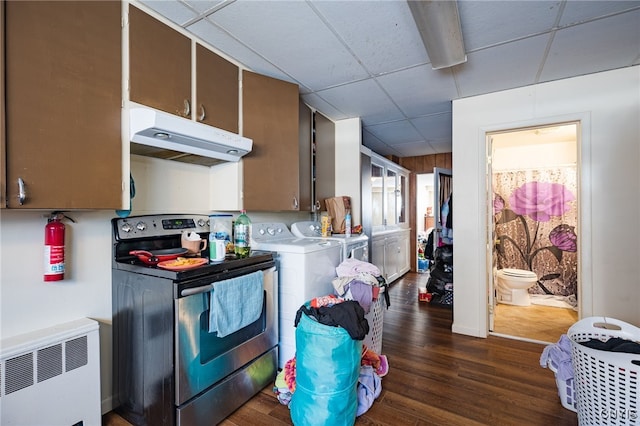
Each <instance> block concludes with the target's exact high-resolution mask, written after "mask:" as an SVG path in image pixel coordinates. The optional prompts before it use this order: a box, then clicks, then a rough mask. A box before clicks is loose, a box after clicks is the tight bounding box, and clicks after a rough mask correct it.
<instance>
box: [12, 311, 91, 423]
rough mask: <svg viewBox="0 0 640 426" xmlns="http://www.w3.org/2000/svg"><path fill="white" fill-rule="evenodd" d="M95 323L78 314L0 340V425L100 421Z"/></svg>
mask: <svg viewBox="0 0 640 426" xmlns="http://www.w3.org/2000/svg"><path fill="white" fill-rule="evenodd" d="M100 407H101V403H100V342H99V332H98V323H97V322H96V321H94V320H91V319H88V318H82V319H79V320H76V321H71V322H68V323H64V324H59V325H56V326H53V327H49V328H45V329H42V330H37V331H33V332H30V333H26V334H22V335H18V336H13V337H10V338H7V339H3V340H2V341H1V342H0V424H1V425H3V426H9V425H19V426H29V425H33V426H42V425H48V426H57V425H60V426H84V425H87V426H88V425H96V426H99V425H100V424H101V421H102V420H101V408H100Z"/></svg>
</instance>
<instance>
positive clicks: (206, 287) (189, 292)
mask: <svg viewBox="0 0 640 426" xmlns="http://www.w3.org/2000/svg"><path fill="white" fill-rule="evenodd" d="M211 290H213V284H207V285H203V286H200V287H195V288H186V289H184V290H182V291H181V292H180V296H192V295H194V294H200V293H206V292H207V291H211Z"/></svg>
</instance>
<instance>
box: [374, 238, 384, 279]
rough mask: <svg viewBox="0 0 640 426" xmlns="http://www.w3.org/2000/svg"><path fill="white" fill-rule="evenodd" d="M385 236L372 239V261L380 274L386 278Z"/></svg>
mask: <svg viewBox="0 0 640 426" xmlns="http://www.w3.org/2000/svg"><path fill="white" fill-rule="evenodd" d="M384 240H385V238H384V237H377V238H375V237H374V238H373V239H372V241H371V263H373V264H374V265H375V266H377V267H378V269H379V270H380V274H382V276H383V277H384V278H385V279H386V278H387V275H386V273H385V269H384Z"/></svg>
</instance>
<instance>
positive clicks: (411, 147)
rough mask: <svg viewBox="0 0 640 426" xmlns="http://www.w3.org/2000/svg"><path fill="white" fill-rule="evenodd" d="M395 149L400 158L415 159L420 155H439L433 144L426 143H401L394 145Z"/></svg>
mask: <svg viewBox="0 0 640 426" xmlns="http://www.w3.org/2000/svg"><path fill="white" fill-rule="evenodd" d="M393 148H394V149H395V150H396V151H397V152H398V153H399V156H400V157H415V156H418V155H432V154H437V152H436V150H435V149H433V147H432V146H431V144H429V143H428V142H426V141H418V142H410V143H400V144H396V145H393Z"/></svg>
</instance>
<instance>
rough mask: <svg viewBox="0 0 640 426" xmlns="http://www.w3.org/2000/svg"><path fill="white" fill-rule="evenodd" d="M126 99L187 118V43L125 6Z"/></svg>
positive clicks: (188, 74)
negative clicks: (127, 63)
mask: <svg viewBox="0 0 640 426" xmlns="http://www.w3.org/2000/svg"><path fill="white" fill-rule="evenodd" d="M129 99H130V100H131V101H133V102H136V103H139V104H142V105H146V106H149V107H152V108H156V109H159V110H162V111H165V112H168V113H171V114H176V115H179V116H181V117H191V109H192V105H191V39H189V38H188V37H186V36H184V35H182V34H180V33H179V32H178V31H176V30H174V29H173V28H171V27H169V26H168V25H165V24H164V23H162V22H160V21H158V20H157V19H155V18H154V17H152V16H150V15H149V14H147V13H145V12H143V11H142V10H140V9H138V8H137V7H133V6H129Z"/></svg>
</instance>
